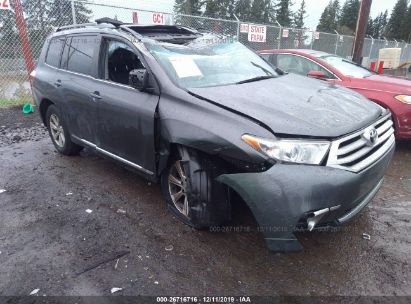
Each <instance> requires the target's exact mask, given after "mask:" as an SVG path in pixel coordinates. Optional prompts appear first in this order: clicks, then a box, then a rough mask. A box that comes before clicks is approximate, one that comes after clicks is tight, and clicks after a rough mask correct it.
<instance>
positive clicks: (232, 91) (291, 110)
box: [190, 74, 382, 138]
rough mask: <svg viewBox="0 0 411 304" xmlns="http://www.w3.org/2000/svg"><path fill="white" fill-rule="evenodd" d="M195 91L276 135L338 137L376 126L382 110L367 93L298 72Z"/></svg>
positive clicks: (193, 91) (195, 89)
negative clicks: (360, 92) (370, 99)
mask: <svg viewBox="0 0 411 304" xmlns="http://www.w3.org/2000/svg"><path fill="white" fill-rule="evenodd" d="M190 92H192V93H194V94H196V95H198V96H201V97H202V98H206V99H208V100H210V101H212V102H215V103H218V104H221V105H222V106H225V107H228V108H231V109H233V110H235V111H237V112H241V113H243V114H245V115H248V116H251V117H252V118H254V119H256V120H258V121H260V122H262V123H264V124H265V125H267V126H268V127H269V128H270V129H271V130H272V131H273V132H274V133H279V134H289V135H296V136H312V137H328V138H331V137H338V136H342V135H345V134H348V133H351V132H353V131H356V130H358V129H360V128H362V127H365V126H367V125H369V124H371V123H372V122H374V121H375V120H376V119H377V118H378V117H379V116H380V115H381V113H382V109H381V108H380V107H379V106H378V105H376V104H374V103H373V102H371V101H369V100H368V99H366V98H365V97H363V96H362V95H360V94H358V93H356V92H354V91H351V90H349V89H346V88H343V87H339V86H336V85H333V84H330V83H327V82H324V81H319V80H315V79H310V78H308V77H303V76H299V75H295V74H288V75H285V76H281V77H278V78H273V79H267V80H261V81H256V82H250V83H245V84H239V85H229V86H220V87H210V88H193V89H190Z"/></svg>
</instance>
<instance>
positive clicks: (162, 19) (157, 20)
mask: <svg viewBox="0 0 411 304" xmlns="http://www.w3.org/2000/svg"><path fill="white" fill-rule="evenodd" d="M0 1H1V0H0ZM151 18H152V19H151V21H152V23H153V24H166V16H164V14H162V13H153V14H152V17H151Z"/></svg>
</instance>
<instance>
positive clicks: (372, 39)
mask: <svg viewBox="0 0 411 304" xmlns="http://www.w3.org/2000/svg"><path fill="white" fill-rule="evenodd" d="M368 37H370V38H371V46H370V54H369V56H368V58H369V60H370V61H371V55H372V48H373V46H374V38H373V37H372V36H368Z"/></svg>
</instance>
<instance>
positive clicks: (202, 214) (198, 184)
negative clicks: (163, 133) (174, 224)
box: [161, 147, 231, 229]
mask: <svg viewBox="0 0 411 304" xmlns="http://www.w3.org/2000/svg"><path fill="white" fill-rule="evenodd" d="M177 150H178V151H177V152H176V153H175V154H174V155H173V157H171V160H170V162H169V165H168V167H167V168H166V169H165V170H164V172H163V174H162V175H161V188H162V192H163V195H164V198H165V201H166V204H167V207H168V209H170V210H171V211H172V212H173V213H174V214H175V215H176V216H177V217H178V218H179V219H180V220H181V221H182V222H183V223H185V224H187V225H189V226H191V227H194V228H196V229H206V228H209V227H210V226H218V225H221V224H222V223H223V222H225V221H227V220H229V218H230V211H231V208H230V201H229V193H228V188H227V187H226V186H225V185H223V184H221V183H219V182H217V181H215V178H216V177H217V176H219V175H221V174H223V172H224V164H223V163H222V162H221V161H218V160H215V159H211V158H210V157H209V156H207V155H205V154H203V153H200V152H198V151H195V150H191V149H186V148H182V147H179V148H178V149H177Z"/></svg>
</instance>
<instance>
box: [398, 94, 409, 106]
mask: <svg viewBox="0 0 411 304" xmlns="http://www.w3.org/2000/svg"><path fill="white" fill-rule="evenodd" d="M395 99H397V100H398V101H401V102H403V103H406V104H411V96H408V95H397V96H395Z"/></svg>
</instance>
